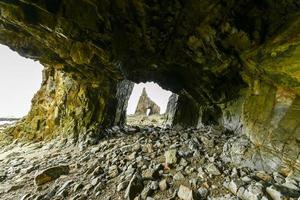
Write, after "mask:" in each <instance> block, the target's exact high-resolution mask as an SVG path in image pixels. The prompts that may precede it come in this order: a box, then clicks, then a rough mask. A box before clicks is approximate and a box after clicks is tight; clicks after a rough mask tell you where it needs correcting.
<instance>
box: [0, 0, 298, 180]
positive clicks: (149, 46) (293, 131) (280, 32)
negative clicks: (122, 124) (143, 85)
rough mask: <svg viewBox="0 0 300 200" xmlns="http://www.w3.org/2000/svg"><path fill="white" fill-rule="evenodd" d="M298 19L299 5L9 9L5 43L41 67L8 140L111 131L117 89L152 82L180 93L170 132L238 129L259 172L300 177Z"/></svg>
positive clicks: (102, 4)
mask: <svg viewBox="0 0 300 200" xmlns="http://www.w3.org/2000/svg"><path fill="white" fill-rule="evenodd" d="M299 9H300V3H299V1H298V0H290V1H281V0H274V1H267V0H262V1H254V0H245V1H239V0H226V1H225V0H221V1H216V0H203V1H198V0H188V1H180V0H174V1H133V0H129V1H122V0H112V1H107V0H99V1H94V0H89V1H86V0H78V1H67V0H57V1H33V0H23V1H19V0H13V1H8V0H2V1H0V43H2V44H5V45H7V46H9V47H10V48H12V49H13V50H15V51H17V52H18V53H20V54H21V55H22V56H25V57H27V58H31V59H35V60H39V61H40V62H41V63H42V64H43V65H44V66H45V68H46V73H45V78H44V83H43V85H42V88H41V90H40V91H39V93H38V94H37V95H36V97H35V98H34V100H33V107H32V110H31V112H30V113H29V115H28V116H27V118H26V119H24V121H23V123H20V124H19V125H18V126H16V127H15V129H14V130H13V131H12V133H13V136H14V137H15V138H19V137H26V138H28V139H44V138H47V137H53V136H55V135H60V134H75V135H82V134H85V133H86V132H88V131H89V130H96V132H97V130H101V127H107V126H110V125H112V124H115V123H116V119H115V118H116V116H118V115H116V110H118V108H117V107H118V104H117V103H116V94H117V85H118V84H119V83H120V81H122V80H123V79H128V80H130V81H134V82H140V81H155V82H157V83H159V84H160V85H161V86H162V87H164V88H166V89H169V90H171V91H172V92H175V93H178V94H179V97H178V102H179V103H178V104H177V105H182V106H183V107H182V108H180V109H179V108H178V111H177V113H178V114H177V115H176V114H175V118H174V120H173V121H174V122H175V124H181V125H182V126H197V125H198V124H199V122H201V123H205V124H218V125H223V126H225V127H227V128H230V129H232V130H238V131H240V132H241V133H245V134H246V135H247V136H248V137H249V138H250V139H251V142H252V144H253V146H254V147H255V148H254V149H255V150H256V152H257V153H258V155H260V158H261V160H262V163H268V164H267V165H262V166H263V167H265V166H267V167H269V168H271V169H274V170H275V169H277V170H279V171H281V172H283V173H285V174H299V171H300V149H299V148H300V145H299V141H300V138H299V137H300V131H299V127H300V120H299V119H300V110H299V95H300V75H299V71H300V67H299V66H300V34H299V30H300V16H299ZM83 11H84V12H83ZM182 91H183V92H182ZM125 96H126V95H125ZM180 102H192V103H191V104H190V103H183V104H181V103H180ZM123 103H124V101H123ZM121 104H122V103H121ZM185 106H186V107H185ZM121 107H123V106H121ZM188 111H191V112H188ZM198 117H199V119H195V118H198ZM118 119H121V118H119V117H118ZM190 119H191V120H192V121H191V120H190ZM76 137H77V136H76ZM76 137H75V138H76ZM269 161H270V162H269Z"/></svg>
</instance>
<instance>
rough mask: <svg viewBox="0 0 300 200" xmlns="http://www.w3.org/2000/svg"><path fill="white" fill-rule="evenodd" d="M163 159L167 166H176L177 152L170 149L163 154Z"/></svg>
mask: <svg viewBox="0 0 300 200" xmlns="http://www.w3.org/2000/svg"><path fill="white" fill-rule="evenodd" d="M165 158H166V163H167V164H176V163H177V150H176V149H171V150H169V151H166V152H165Z"/></svg>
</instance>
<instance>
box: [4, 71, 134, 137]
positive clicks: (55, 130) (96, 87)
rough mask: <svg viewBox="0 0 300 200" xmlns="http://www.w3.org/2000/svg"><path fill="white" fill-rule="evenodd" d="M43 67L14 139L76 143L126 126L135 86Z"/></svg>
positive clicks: (124, 82) (100, 76) (14, 130)
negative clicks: (106, 129)
mask: <svg viewBox="0 0 300 200" xmlns="http://www.w3.org/2000/svg"><path fill="white" fill-rule="evenodd" d="M44 66H45V69H44V71H43V82H42V86H41V89H40V90H39V91H38V92H37V94H36V95H35V96H34V98H33V100H32V108H31V110H30V112H29V114H28V116H26V118H25V119H23V120H22V121H21V122H20V123H18V124H17V125H16V127H14V128H13V129H11V130H9V131H10V132H11V134H12V135H13V137H14V138H24V139H28V140H44V139H51V138H53V137H57V136H61V137H66V138H67V137H69V136H71V137H70V138H72V139H73V140H74V142H76V141H77V140H78V137H79V136H80V135H84V134H86V133H88V132H91V131H92V132H94V133H98V134H100V133H101V131H102V129H103V128H104V127H108V126H112V125H115V124H116V125H123V124H124V122H125V115H126V114H125V113H126V109H127V101H128V99H129V96H130V94H131V91H132V88H133V83H131V82H130V81H121V82H119V83H116V82H115V81H114V80H111V79H109V77H106V76H105V75H104V74H103V73H100V72H99V73H95V72H93V73H92V74H88V73H87V72H86V73H84V74H82V73H80V72H76V71H74V69H72V67H68V66H55V67H54V66H49V65H44ZM87 77H89V78H88V79H87ZM119 97H120V98H119Z"/></svg>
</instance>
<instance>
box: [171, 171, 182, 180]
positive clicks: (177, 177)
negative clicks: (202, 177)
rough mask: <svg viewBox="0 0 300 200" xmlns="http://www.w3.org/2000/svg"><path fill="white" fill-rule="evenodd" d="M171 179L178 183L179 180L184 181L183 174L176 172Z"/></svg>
mask: <svg viewBox="0 0 300 200" xmlns="http://www.w3.org/2000/svg"><path fill="white" fill-rule="evenodd" d="M173 179H174V180H175V181H180V180H183V179H184V176H183V174H182V173H181V172H177V173H176V174H175V175H174V177H173Z"/></svg>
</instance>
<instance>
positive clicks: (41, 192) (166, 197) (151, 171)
mask: <svg viewBox="0 0 300 200" xmlns="http://www.w3.org/2000/svg"><path fill="white" fill-rule="evenodd" d="M110 133H111V136H110V137H108V138H106V139H103V140H101V141H100V142H99V144H97V145H93V146H88V145H87V144H86V143H84V142H82V143H80V144H77V145H74V144H71V143H70V142H68V140H67V139H61V140H58V139H57V140H52V141H48V142H39V143H31V144H28V143H22V142H18V141H15V142H14V143H12V144H10V145H8V146H2V147H0V199H1V200H18V199H22V200H44V199H45V200H50V199H51V200H52V199H54V200H62V199H70V200H84V199H86V200H94V199H95V200H96V199H99V200H114V199H120V200H121V199H130V200H133V199H135V200H138V199H146V200H153V199H159V200H171V199H174V200H175V199H182V200H193V199H211V200H221V199H224V200H227V199H232V200H233V199H243V200H280V199H283V200H299V199H300V198H299V196H300V183H299V182H298V181H296V180H293V179H290V178H287V177H284V176H283V175H281V174H279V173H276V172H274V173H272V172H266V171H254V170H251V169H249V168H247V167H238V166H234V165H232V164H231V163H230V162H229V163H228V162H224V158H223V156H224V149H226V148H224V145H225V144H226V142H227V141H228V140H229V139H232V138H234V137H239V136H236V135H234V134H233V133H231V132H226V131H225V132H224V131H222V130H218V129H214V128H211V127H203V128H201V129H188V130H180V131H179V130H171V129H162V128H158V127H151V126H145V127H143V128H138V127H127V128H125V129H120V128H118V127H114V128H113V129H111V130H110Z"/></svg>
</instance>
